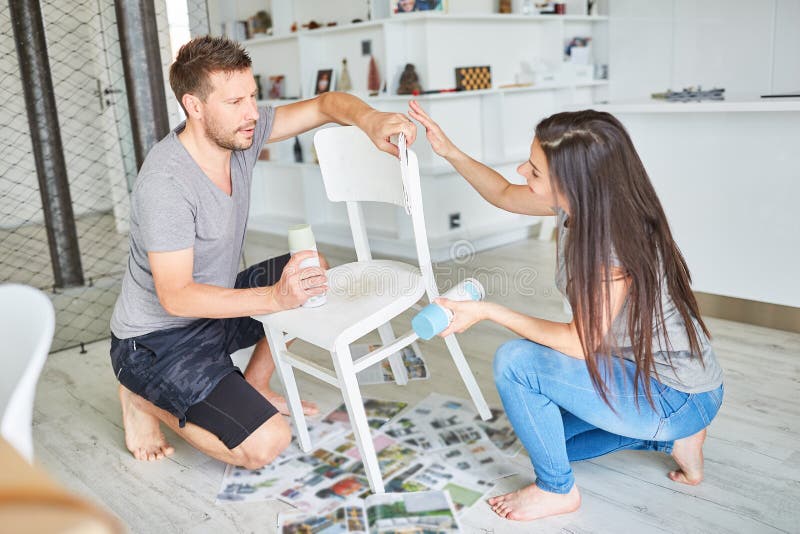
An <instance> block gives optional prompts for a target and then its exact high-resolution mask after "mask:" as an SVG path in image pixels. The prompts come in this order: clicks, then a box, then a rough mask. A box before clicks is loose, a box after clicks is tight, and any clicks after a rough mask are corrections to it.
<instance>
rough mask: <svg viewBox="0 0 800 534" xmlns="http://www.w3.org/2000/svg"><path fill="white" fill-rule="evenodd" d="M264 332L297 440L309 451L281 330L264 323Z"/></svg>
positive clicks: (292, 370) (297, 395) (301, 446)
mask: <svg viewBox="0 0 800 534" xmlns="http://www.w3.org/2000/svg"><path fill="white" fill-rule="evenodd" d="M264 332H265V333H266V334H267V343H269V348H270V351H271V352H272V360H273V361H274V362H275V370H276V371H277V372H278V378H280V380H281V384H283V389H284V392H283V394H284V395H285V396H286V404H288V405H289V413H290V414H291V416H292V421H293V422H294V427H295V430H296V431H297V441H298V443H299V444H300V448H301V449H302V450H303V452H309V451H311V438H310V437H309V435H308V425H307V424H306V417H305V415H304V414H303V403H302V401H301V400H300V391H298V389H297V382H296V381H295V379H294V369H292V366H291V364H290V363H288V362H287V361H286V358H287V352H288V350H287V348H286V340H285V338H284V336H283V332H280V331H277V330H275V329H274V328H270V327H269V326H268V325H264Z"/></svg>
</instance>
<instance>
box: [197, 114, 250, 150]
mask: <svg viewBox="0 0 800 534" xmlns="http://www.w3.org/2000/svg"><path fill="white" fill-rule="evenodd" d="M248 126H250V125H248ZM252 126H255V122H253V124H252ZM252 126H251V127H252ZM205 132H206V137H208V138H209V139H210V140H211V141H213V142H214V143H216V144H217V146H219V147H220V148H224V149H225V150H244V149H246V148H250V147H251V146H252V144H253V138H250V139H244V140H242V141H239V140H237V139H236V134H237V133H238V132H239V129H236V130H234V131H233V132H231V133H227V132H224V131H222V128H220V127H219V125H218V124H217V123H216V121H213V120H208V121H206V128H205Z"/></svg>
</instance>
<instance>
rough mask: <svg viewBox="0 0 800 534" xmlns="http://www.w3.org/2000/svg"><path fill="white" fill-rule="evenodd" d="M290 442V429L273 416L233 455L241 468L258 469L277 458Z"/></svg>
mask: <svg viewBox="0 0 800 534" xmlns="http://www.w3.org/2000/svg"><path fill="white" fill-rule="evenodd" d="M291 441H292V429H291V427H290V426H289V425H288V423H286V420H285V419H284V418H283V417H281V416H280V414H275V415H274V416H272V417H270V418H269V419H268V420H267V421H266V422H265V423H264V424H262V425H261V426H260V427H258V428H257V429H256V431H255V432H253V433H252V434H250V436H248V437H247V439H245V440H244V441H243V442H242V443H241V444H240V445H239V446H238V447H236V449H234V453H235V454H236V458H237V460H238V461H239V463H240V464H241V465H242V467H246V468H247V469H259V468H261V467H264V466H265V465H267V464H269V463H271V462H272V461H273V460H274V459H275V458H277V457H278V455H279V454H280V453H282V452H283V451H284V450H286V448H287V447H288V446H289V443H290V442H291Z"/></svg>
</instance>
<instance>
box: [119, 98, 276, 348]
mask: <svg viewBox="0 0 800 534" xmlns="http://www.w3.org/2000/svg"><path fill="white" fill-rule="evenodd" d="M273 118H274V108H271V107H269V108H262V109H260V110H259V118H258V120H257V121H256V128H255V132H254V134H253V144H252V145H251V146H250V148H247V149H245V150H234V151H233V152H232V153H231V186H232V191H231V195H230V196H228V195H227V194H225V192H224V191H222V190H221V189H220V188H219V187H217V186H216V185H214V183H213V182H212V181H211V180H210V179H209V178H208V176H206V174H205V172H203V170H202V169H201V168H200V166H199V165H198V164H197V163H196V162H195V161H194V159H192V156H191V155H190V154H189V152H188V151H187V150H186V148H185V147H184V146H183V144H182V143H181V141H180V139H178V134H179V133H180V132H182V131H183V129H184V127H185V125H186V124H185V123H181V124H179V125H178V127H177V128H175V129H174V130H173V131H171V132H170V133H169V134H167V136H166V137H165V138H164V139H162V140H161V141H159V142H158V143H157V144H156V145H155V146H154V147H153V148H152V149H151V150H150V152H149V153H148V154H147V158H145V161H144V164H143V165H142V168H141V170H140V171H139V175H138V177H137V178H136V183H135V184H134V187H133V192H132V193H131V223H130V238H129V241H130V255H129V257H128V266H127V270H126V272H125V276H124V278H123V280H122V291H121V292H120V295H119V298H117V303H116V305H115V306H114V313H113V315H112V317H111V332H112V333H113V334H114V335H115V336H117V337H118V338H120V339H126V338H130V337H135V336H141V335H144V334H148V333H150V332H154V331H156V330H164V329H167V328H175V327H179V326H185V325H187V324H189V323H191V322H192V321H194V320H195V319H194V318H191V317H175V316H174V315H170V314H169V313H167V311H166V310H165V309H164V308H163V307H162V306H161V303H160V302H159V300H158V295H157V294H156V290H155V284H154V283H153V274H152V271H151V269H150V262H149V260H148V257H147V253H148V252H167V251H174V250H183V249H187V248H193V249H194V250H193V252H194V266H193V270H192V277H193V278H194V281H195V282H197V283H200V284H208V285H214V286H219V287H227V288H232V287H233V285H234V282H235V281H236V275H237V273H238V271H239V262H240V258H241V255H242V247H243V246H244V235H245V230H246V229H247V215H248V211H249V209H250V185H251V182H252V176H253V168H254V166H255V163H256V161H257V160H258V154H259V152H260V151H261V148H262V147H263V145H264V143H265V142H266V140H267V139H268V138H269V134H270V132H271V131H272V122H273Z"/></svg>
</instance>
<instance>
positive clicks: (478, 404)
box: [444, 334, 492, 421]
mask: <svg viewBox="0 0 800 534" xmlns="http://www.w3.org/2000/svg"><path fill="white" fill-rule="evenodd" d="M444 342H445V344H446V345H447V350H449V351H450V356H452V358H453V362H454V363H455V365H456V368H457V369H458V374H460V375H461V380H463V381H464V386H466V388H467V391H468V392H469V396H470V398H471V399H472V403H473V404H474V405H475V409H477V410H478V414H479V415H480V416H481V419H483V420H484V421H486V420H489V419H491V418H492V412H491V410H489V405H488V404H486V399H484V398H483V393H481V388H480V387H479V386H478V382H477V381H476V380H475V375H473V374H472V369H470V368H469V363H467V359H466V358H465V357H464V353H463V352H461V345H459V344H458V340H457V339H456V336H455V334H450V335H449V336H447V337H446V338H444Z"/></svg>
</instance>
